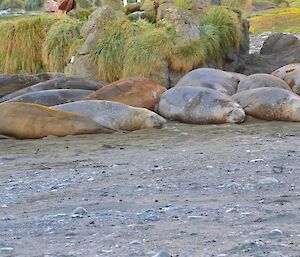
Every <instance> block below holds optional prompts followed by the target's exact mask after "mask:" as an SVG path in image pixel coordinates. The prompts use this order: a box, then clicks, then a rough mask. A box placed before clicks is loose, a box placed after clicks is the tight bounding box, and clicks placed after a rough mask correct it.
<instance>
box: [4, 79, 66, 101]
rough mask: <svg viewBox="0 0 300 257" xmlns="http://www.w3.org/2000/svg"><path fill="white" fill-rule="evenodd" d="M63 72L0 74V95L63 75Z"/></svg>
mask: <svg viewBox="0 0 300 257" xmlns="http://www.w3.org/2000/svg"><path fill="white" fill-rule="evenodd" d="M64 76H65V75H64V74H63V73H38V74H32V75H21V74H11V75H0V97H2V96H5V95H7V94H10V93H12V92H15V91H17V90H20V89H22V88H26V87H29V86H32V85H34V84H37V83H40V82H42V81H46V80H49V79H54V78H59V77H64Z"/></svg>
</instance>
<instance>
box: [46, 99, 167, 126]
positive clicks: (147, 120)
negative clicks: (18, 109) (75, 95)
mask: <svg viewBox="0 0 300 257" xmlns="http://www.w3.org/2000/svg"><path fill="white" fill-rule="evenodd" d="M52 108H53V109H56V110H62V111H66V112H74V113H78V114H81V115H84V116H87V117H89V118H91V119H92V120H94V121H96V122H97V123H99V124H101V125H102V126H104V127H107V128H111V129H114V130H123V131H133V130H138V129H145V128H162V127H163V126H164V125H165V123H166V120H165V119H164V118H163V117H161V116H159V115H158V114H156V113H154V112H152V111H149V110H148V109H145V108H137V107H131V106H128V105H125V104H121V103H117V102H112V101H103V100H88V101H78V102H74V103H68V104H62V105H57V106H53V107H52Z"/></svg>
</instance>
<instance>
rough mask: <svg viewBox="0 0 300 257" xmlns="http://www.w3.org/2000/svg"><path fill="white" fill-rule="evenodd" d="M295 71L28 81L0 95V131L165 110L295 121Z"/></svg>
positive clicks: (121, 123) (24, 133)
mask: <svg viewBox="0 0 300 257" xmlns="http://www.w3.org/2000/svg"><path fill="white" fill-rule="evenodd" d="M299 72H300V64H293V65H289V66H286V67H282V68H280V69H278V70H277V71H275V72H274V73H273V74H272V75H270V74H253V75H250V76H245V75H243V74H238V73H232V72H225V71H221V70H216V69H211V68H199V69H195V70H193V71H191V72H189V73H187V74H186V75H185V76H183V77H182V78H181V79H180V80H179V81H178V83H177V84H176V85H175V87H174V88H171V89H169V90H166V89H165V88H164V87H161V86H160V85H159V84H157V83H156V82H155V81H154V80H151V79H147V78H140V77H135V78H127V79H121V80H118V81H115V82H113V83H111V84H108V85H103V83H101V82H87V81H84V80H82V81H80V79H79V78H67V77H66V78H56V79H52V80H48V81H46V82H40V83H38V84H36V85H30V83H29V85H28V86H27V87H26V88H23V89H20V90H17V91H15V92H13V91H11V92H10V93H9V94H8V95H5V96H3V97H2V98H1V99H0V102H1V101H2V102H3V103H0V115H1V124H0V135H5V136H13V137H16V138H39V137H43V136H47V135H57V136H63V135H74V134H85V133H109V132H110V133H111V132H115V131H133V130H137V129H145V128H161V127H163V126H164V124H165V123H166V120H165V118H166V119H169V120H176V121H180V122H185V123H193V124H220V123H242V122H243V121H244V120H245V118H246V115H251V116H253V117H256V118H259V119H264V120H282V121H300V96H298V95H297V94H295V93H294V92H298V91H297V90H298V88H300V83H299V82H300V79H299ZM0 85H1V76H0ZM23 87H24V86H23ZM21 88H22V87H21ZM293 91H294V92H293ZM0 92H1V88H0ZM2 92H3V91H2ZM299 93H300V91H299ZM16 102H23V103H16ZM24 102H29V103H24ZM30 103H38V104H40V105H36V104H30ZM41 105H44V106H41ZM45 106H48V107H49V108H48V107H45ZM153 110H154V111H157V113H158V114H156V113H154V112H153ZM31 127H32V129H31ZM64 127H65V129H64Z"/></svg>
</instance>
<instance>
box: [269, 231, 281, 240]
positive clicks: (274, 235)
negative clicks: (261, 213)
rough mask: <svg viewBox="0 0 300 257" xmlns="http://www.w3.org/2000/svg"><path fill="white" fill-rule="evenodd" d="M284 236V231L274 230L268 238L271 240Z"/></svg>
mask: <svg viewBox="0 0 300 257" xmlns="http://www.w3.org/2000/svg"><path fill="white" fill-rule="evenodd" d="M282 235H283V233H282V231H281V230H279V229H273V230H271V231H270V232H269V233H268V236H269V237H271V238H278V237H281V236H282Z"/></svg>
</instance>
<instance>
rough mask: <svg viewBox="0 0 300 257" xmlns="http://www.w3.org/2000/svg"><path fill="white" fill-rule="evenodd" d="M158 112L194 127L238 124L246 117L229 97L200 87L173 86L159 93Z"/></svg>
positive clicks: (167, 117)
mask: <svg viewBox="0 0 300 257" xmlns="http://www.w3.org/2000/svg"><path fill="white" fill-rule="evenodd" d="M158 112H159V114H160V115H161V116H163V117H164V118H166V119H170V120H177V121H181V122H184V123H195V124H218V123H226V122H228V123H241V122H243V121H244V119H245V117H246V115H245V112H244V110H243V109H242V107H241V106H240V105H239V104H238V103H236V102H235V101H234V100H233V99H232V98H231V97H230V96H227V95H224V94H222V93H220V92H218V91H216V90H213V89H209V88H204V87H203V88H201V87H174V88H172V89H169V90H168V91H167V92H165V93H164V94H162V96H161V98H160V101H159V105H158Z"/></svg>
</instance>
